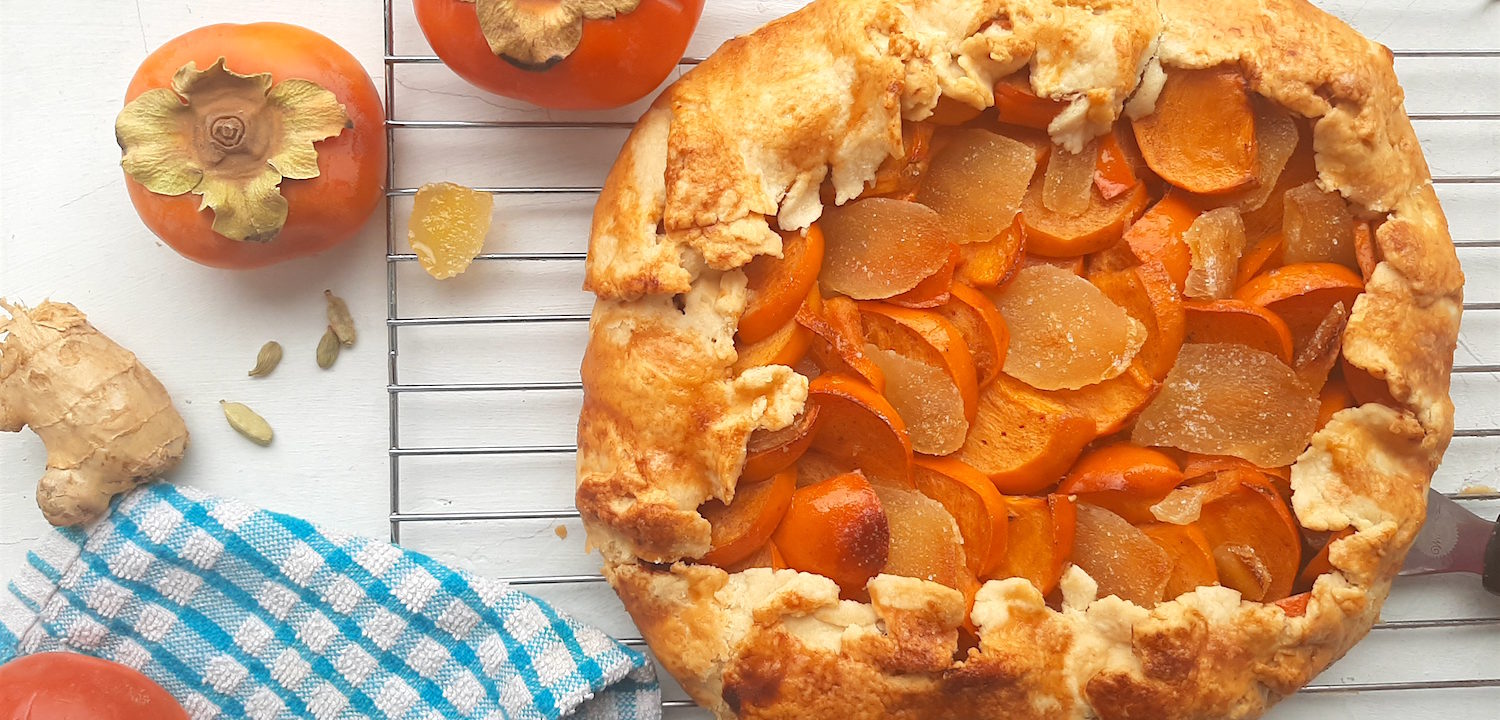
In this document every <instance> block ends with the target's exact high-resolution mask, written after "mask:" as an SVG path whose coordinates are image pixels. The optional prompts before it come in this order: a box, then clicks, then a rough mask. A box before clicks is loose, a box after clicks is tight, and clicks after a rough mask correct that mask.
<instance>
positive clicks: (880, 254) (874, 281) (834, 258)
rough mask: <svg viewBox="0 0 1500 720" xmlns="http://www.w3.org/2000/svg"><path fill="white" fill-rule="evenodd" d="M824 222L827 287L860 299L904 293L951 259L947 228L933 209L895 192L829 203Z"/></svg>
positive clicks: (824, 257)
mask: <svg viewBox="0 0 1500 720" xmlns="http://www.w3.org/2000/svg"><path fill="white" fill-rule="evenodd" d="M819 224H820V225H821V226H822V228H823V268H822V272H821V274H820V276H819V277H820V279H821V281H822V284H823V288H824V289H825V290H829V291H832V292H836V293H842V294H844V295H848V296H849V297H852V298H854V299H855V300H876V299H882V298H888V297H891V296H892V295H899V294H901V293H904V292H906V291H907V290H910V289H912V288H914V287H916V286H917V283H919V282H921V281H922V279H923V278H926V277H927V276H929V275H932V274H933V273H935V272H937V271H938V269H939V268H941V267H943V265H944V264H945V263H947V262H948V255H949V252H950V248H949V247H948V242H949V240H948V232H947V231H946V230H945V229H944V226H943V219H942V218H940V217H938V214H937V213H936V212H933V211H932V209H930V208H927V207H924V206H922V205H919V204H917V203H914V202H907V201H905V200H895V199H892V198H870V199H867V200H856V201H854V202H851V203H849V204H848V205H845V206H843V207H830V208H828V209H826V210H825V211H824V212H823V219H822V220H821V221H820V222H819Z"/></svg>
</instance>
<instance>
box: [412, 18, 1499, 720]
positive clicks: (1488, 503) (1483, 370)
mask: <svg viewBox="0 0 1500 720" xmlns="http://www.w3.org/2000/svg"><path fill="white" fill-rule="evenodd" d="M408 4H409V0H384V28H385V35H384V37H385V53H384V64H385V111H386V116H387V118H389V119H388V120H387V121H386V126H387V127H388V128H389V129H390V132H389V133H388V140H387V143H388V150H389V157H390V160H389V163H388V166H387V168H386V179H387V187H388V188H390V190H389V191H388V192H387V196H388V198H389V200H390V201H389V202H388V203H387V205H388V207H387V232H386V282H387V290H388V294H387V321H386V326H387V344H388V349H389V360H388V378H387V381H388V384H387V392H388V396H389V405H388V408H389V414H390V446H389V454H390V478H389V490H390V515H389V520H390V537H391V540H392V541H393V542H399V541H400V540H401V539H402V529H403V527H407V526H411V525H414V524H422V523H432V524H440V523H506V522H517V521H554V520H555V521H567V520H576V519H577V518H578V511H577V510H576V509H574V508H573V507H571V506H570V505H569V506H565V507H555V508H538V509H532V508H520V507H517V508H514V509H499V510H488V509H486V510H476V509H464V508H463V507H458V508H456V509H452V510H443V511H441V512H430V511H407V510H404V509H403V477H402V464H403V461H405V460H406V459H408V458H416V457H449V458H455V457H462V456H474V457H481V458H483V457H490V458H498V457H504V456H547V455H552V456H571V455H572V454H574V453H575V451H576V445H574V444H571V443H560V444H530V445H527V444H496V445H478V444H455V445H425V444H423V445H411V444H407V443H404V442H403V441H402V437H401V423H400V417H401V411H402V400H403V398H406V397H410V396H412V395H416V394H429V393H544V392H549V391H554V392H555V391H571V392H578V391H581V389H582V384H581V383H580V382H578V381H576V380H574V381H553V380H537V381H520V382H499V383H460V382H436V383H433V382H423V383H407V382H403V381H402V379H401V373H400V367H399V358H400V349H401V339H402V334H403V331H404V330H406V329H409V328H414V327H435V326H489V327H498V326H513V327H518V328H523V329H528V330H527V331H530V330H529V329H533V328H540V327H543V326H548V325H557V324H583V323H587V322H588V319H589V316H588V314H587V313H550V314H524V313H520V314H465V313H463V312H461V310H462V309H461V308H459V309H457V310H459V311H458V312H454V313H453V314H426V315H418V316H407V315H403V314H402V313H401V308H400V304H401V303H400V296H401V289H400V285H401V283H400V281H399V275H400V273H399V269H400V267H401V266H402V265H403V264H404V263H412V262H414V261H415V260H416V257H415V255H413V254H412V253H410V252H405V251H404V241H403V240H401V235H402V226H403V225H404V223H400V222H398V218H397V209H396V204H397V202H398V198H402V197H404V196H410V195H413V194H414V193H415V192H416V188H415V187H398V186H397V185H396V179H397V174H396V168H397V156H398V152H397V151H398V141H397V138H398V137H399V136H402V135H403V134H404V133H406V132H411V131H421V130H463V129H491V130H528V129H529V130H537V129H540V130H563V131H578V132H590V131H599V130H604V129H609V130H624V129H629V128H630V127H631V126H632V124H633V123H631V122H623V121H605V120H600V121H567V120H558V121H553V120H547V121H532V120H525V121H507V120H457V119H436V120H420V119H407V118H404V117H403V116H402V115H401V114H400V113H398V107H399V105H398V102H397V99H398V97H399V96H402V95H404V94H406V93H407V92H409V91H403V90H402V89H400V85H399V83H398V82H397V80H396V75H397V74H398V73H399V72H401V71H402V69H403V68H409V67H412V66H419V65H439V64H440V63H439V61H438V59H437V58H436V57H434V56H432V55H430V54H397V52H396V47H397V41H396V33H397V30H396V27H395V25H396V23H395V22H393V17H394V14H395V11H396V10H397V9H405V7H406V6H407V5H408ZM712 6H713V4H712V3H710V6H709V8H708V9H706V10H705V15H707V14H708V13H710V12H712ZM748 29H750V27H744V28H737V31H741V32H742V31H745V30H748ZM1394 53H1395V56H1396V57H1397V58H1398V59H1435V60H1456V61H1470V62H1472V61H1476V60H1486V61H1487V60H1490V59H1493V60H1494V61H1495V63H1496V65H1500V48H1487V49H1402V50H1395V51H1394ZM699 60H700V59H699V58H684V59H683V60H682V61H681V64H682V65H684V66H689V65H693V64H696V63H697V62H699ZM475 92H476V93H478V91H475ZM1488 110H1500V108H1489V109H1488ZM1411 119H1412V120H1413V121H1414V123H1416V124H1417V125H1418V129H1419V132H1420V130H1421V129H1422V126H1423V125H1424V124H1428V123H1470V122H1494V121H1500V112H1488V111H1487V112H1418V113H1412V114H1411ZM1480 137H1482V136H1480ZM1491 140H1492V141H1493V138H1491ZM441 179H443V178H438V177H434V178H430V180H433V181H436V180H441ZM1433 182H1434V183H1435V184H1437V185H1439V186H1440V187H1439V193H1440V194H1441V193H1442V192H1443V190H1444V187H1445V186H1465V187H1466V188H1467V189H1479V190H1480V191H1482V192H1483V193H1485V197H1486V198H1487V200H1486V201H1485V202H1487V203H1488V205H1487V206H1488V207H1489V208H1490V210H1489V212H1491V213H1500V210H1496V209H1495V208H1500V175H1494V174H1492V175H1467V174H1465V175H1437V176H1435V177H1434V178H1433ZM478 189H480V190H483V191H485V192H489V193H493V194H495V195H499V196H507V195H508V196H542V195H568V196H578V197H583V198H588V197H590V196H594V195H597V194H598V193H599V192H600V188H599V187H597V186H587V187H585V186H557V185H533V186H517V185H503V186H489V187H480V188H478ZM1491 227H1493V228H1494V229H1497V230H1500V221H1497V222H1495V223H1493V225H1492V226H1491ZM1455 244H1456V245H1457V246H1458V248H1459V251H1460V254H1461V257H1462V256H1463V254H1464V253H1465V251H1471V250H1483V249H1497V248H1500V233H1492V234H1490V235H1489V236H1486V237H1479V238H1467V239H1459V240H1456V241H1455ZM584 258H585V254H584V253H582V252H486V253H483V254H480V255H479V256H478V257H477V259H476V263H512V264H518V265H528V266H530V264H538V263H557V262H569V261H571V262H574V263H579V262H581V261H583V260H584ZM1466 269H1467V268H1466ZM1487 269H1489V270H1491V271H1492V272H1491V275H1492V276H1489V277H1478V276H1476V275H1475V274H1474V272H1473V270H1471V269H1470V273H1471V274H1470V278H1469V284H1470V287H1471V288H1472V287H1474V286H1475V285H1476V284H1478V285H1489V286H1492V287H1500V265H1497V266H1495V267H1490V268H1487ZM424 280H425V278H424ZM575 289H576V287H569V288H561V287H560V288H559V291H560V292H561V291H573V290H575ZM1464 311H1465V313H1466V318H1472V317H1474V316H1475V315H1478V314H1481V313H1496V316H1494V317H1497V318H1500V302H1466V303H1465V304H1464ZM1466 322H1467V320H1466ZM1482 324H1485V325H1488V324H1489V323H1482ZM1493 326H1494V327H1496V328H1497V332H1500V322H1496V323H1495V324H1494V325H1493ZM1472 339H1473V338H1471V340H1472ZM1483 341H1484V342H1485V343H1500V337H1485V338H1483ZM1496 358H1500V355H1497V356H1496ZM1496 358H1487V360H1488V361H1487V362H1479V363H1458V364H1456V365H1455V367H1454V368H1453V372H1454V373H1455V375H1456V376H1463V375H1469V376H1486V377H1487V378H1488V379H1489V380H1491V381H1495V382H1500V359H1496ZM1455 379H1456V380H1457V379H1458V377H1456V378H1455ZM1474 392H1480V391H1474ZM1484 392H1494V390H1489V391H1484ZM1465 399H1468V398H1466V397H1465V396H1461V395H1460V394H1459V393H1458V392H1457V391H1455V401H1456V402H1457V403H1458V404H1459V406H1460V415H1462V411H1463V407H1464V401H1465ZM567 420H568V422H569V426H570V428H571V421H572V420H573V418H568V419H567ZM1460 425H1461V426H1460V428H1459V429H1458V430H1457V431H1456V432H1455V433H1454V435H1455V437H1456V438H1460V439H1463V438H1479V439H1484V440H1483V442H1486V443H1490V444H1491V446H1490V449H1492V450H1493V449H1500V422H1491V423H1485V424H1484V425H1483V426H1480V427H1463V426H1462V423H1460ZM1497 454H1500V453H1497ZM1491 469H1493V466H1491ZM1440 476H1441V471H1440ZM559 481H560V482H561V481H563V480H561V479H559ZM1435 484H1436V483H1435ZM1491 484H1495V483H1493V482H1492V483H1491ZM568 487H569V489H571V484H570V485H569V486H568ZM1452 489H1453V490H1457V489H1458V488H1456V487H1455V488H1452ZM1448 494H1449V496H1450V497H1455V498H1457V499H1459V500H1462V501H1464V502H1465V503H1468V504H1470V505H1471V507H1474V508H1475V509H1476V511H1477V512H1480V513H1481V514H1487V515H1488V516H1493V515H1494V514H1495V511H1496V508H1497V507H1500V505H1497V504H1496V502H1495V501H1497V500H1500V492H1481V493H1474V492H1466V493H1459V492H1449V493H1448ZM501 579H503V580H506V581H507V582H509V583H511V584H512V585H517V586H528V587H529V588H533V589H542V588H557V587H562V586H567V585H579V584H599V583H602V582H603V577H602V575H600V574H598V573H592V574H587V573H580V574H557V575H526V576H512V577H504V578H501ZM1402 582H1405V581H1398V585H1397V587H1398V590H1399V589H1400V587H1401V583H1402ZM1475 584H1476V585H1477V582H1476V583H1475ZM1445 589H1446V588H1439V590H1445ZM1460 604H1462V603H1460ZM1450 605H1451V603H1450ZM563 609H565V610H568V609H571V608H569V607H567V606H566V605H563ZM1487 610H1488V611H1487V612H1486V611H1484V610H1481V611H1480V612H1479V613H1478V614H1479V616H1474V617H1462V616H1456V617H1438V618H1413V619H1396V620H1389V621H1386V622H1382V623H1380V624H1378V625H1376V626H1375V630H1374V632H1373V633H1372V636H1371V639H1370V640H1367V641H1366V642H1370V641H1371V640H1374V639H1375V638H1378V637H1381V636H1385V635H1387V634H1391V635H1399V636H1400V637H1401V638H1403V639H1404V638H1405V637H1406V636H1408V635H1414V634H1416V633H1418V632H1419V631H1423V630H1429V631H1430V630H1457V631H1459V632H1473V633H1487V634H1488V637H1489V638H1491V639H1494V640H1497V641H1500V604H1497V605H1494V606H1488V607H1487ZM1389 611H1390V608H1389V607H1388V608H1387V613H1388V614H1389ZM1460 612H1462V611H1460ZM632 630H633V628H632ZM623 640H624V642H625V643H626V644H628V645H632V646H635V647H638V648H641V649H642V650H647V649H646V647H645V643H644V641H643V640H642V639H641V638H640V637H639V635H638V633H632V634H631V636H629V637H624V638H623ZM1398 642H1399V641H1398ZM647 651H648V652H649V650H647ZM1336 670H1338V666H1335V668H1333V669H1331V670H1330V671H1329V672H1328V673H1325V674H1324V676H1322V677H1320V678H1319V679H1318V680H1317V681H1316V682H1314V683H1313V684H1310V685H1308V686H1307V687H1305V688H1303V689H1302V690H1301V691H1300V693H1299V697H1301V696H1316V695H1347V694H1363V693H1377V692H1379V693H1397V691H1442V692H1463V691H1466V690H1473V689H1480V688H1489V689H1493V688H1500V674H1497V673H1500V668H1497V667H1496V666H1494V665H1491V666H1489V667H1485V668H1483V669H1482V671H1481V672H1482V674H1484V675H1487V676H1486V677H1471V678H1464V679H1431V680H1427V679H1418V680H1400V681H1356V682H1347V681H1342V682H1341V680H1342V678H1338V677H1334V678H1329V675H1334V674H1336V673H1335V671H1336ZM661 675H662V678H663V683H664V697H666V698H667V699H665V700H664V702H663V706H664V708H665V711H666V713H667V715H668V716H670V717H688V716H690V715H691V716H696V715H694V711H693V710H691V708H693V703H692V702H691V701H690V700H687V699H685V698H686V696H685V695H684V694H683V693H682V691H681V690H680V689H678V688H676V686H675V684H674V683H673V682H672V680H671V679H670V676H668V675H667V674H666V673H664V672H663V673H661ZM1382 697H1385V696H1382ZM1487 697H1488V696H1487ZM1298 703H1299V701H1298V700H1297V699H1296V698H1294V699H1291V700H1288V701H1287V702H1286V703H1284V704H1283V705H1284V706H1288V707H1290V706H1293V705H1296V704H1298ZM1281 712H1283V711H1281V710H1278V711H1277V712H1274V713H1273V714H1272V715H1273V717H1282V715H1281ZM1392 712H1394V711H1392ZM1310 716H1311V715H1309V717H1310ZM1393 717H1394V716H1393Z"/></svg>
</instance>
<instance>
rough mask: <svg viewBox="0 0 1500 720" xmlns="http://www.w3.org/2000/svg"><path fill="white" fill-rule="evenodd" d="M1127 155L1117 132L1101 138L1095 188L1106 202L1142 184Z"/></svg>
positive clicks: (1108, 133) (1096, 165) (1096, 162)
mask: <svg viewBox="0 0 1500 720" xmlns="http://www.w3.org/2000/svg"><path fill="white" fill-rule="evenodd" d="M1125 153H1126V150H1125V149H1124V148H1123V147H1121V142H1120V136H1119V135H1118V134H1117V133H1116V132H1115V131H1111V132H1107V133H1105V134H1103V135H1101V136H1099V150H1098V159H1097V160H1096V161H1095V165H1094V187H1095V188H1097V189H1098V191H1099V195H1100V196H1102V197H1103V198H1104V199H1105V200H1113V199H1115V198H1116V197H1119V196H1120V195H1123V194H1124V193H1126V192H1128V191H1129V190H1130V189H1131V188H1133V187H1135V186H1136V185H1137V184H1138V183H1140V178H1137V177H1136V176H1135V168H1134V167H1133V166H1132V165H1131V162H1130V158H1129V157H1127V156H1126V154H1125Z"/></svg>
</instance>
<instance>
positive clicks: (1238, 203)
mask: <svg viewBox="0 0 1500 720" xmlns="http://www.w3.org/2000/svg"><path fill="white" fill-rule="evenodd" d="M1297 140H1298V136H1297V123H1296V122H1295V121H1293V120H1292V116H1291V115H1289V114H1288V113H1287V112H1286V111H1285V110H1282V109H1281V108H1279V107H1275V106H1274V105H1272V104H1271V103H1269V102H1259V103H1256V108H1255V147H1256V156H1255V157H1256V162H1255V180H1256V184H1255V186H1254V187H1251V188H1250V189H1248V190H1243V191H1240V192H1239V193H1236V194H1235V196H1234V198H1235V203H1234V205H1235V207H1237V208H1239V210H1240V211H1241V212H1250V211H1252V210H1259V209H1260V208H1261V207H1263V206H1264V205H1265V204H1266V201H1267V200H1269V199H1270V198H1271V193H1273V192H1275V190H1276V181H1277V179H1279V178H1280V177H1281V172H1282V171H1283V170H1285V169H1286V164H1287V161H1288V160H1291V159H1292V153H1293V152H1295V151H1296V150H1297Z"/></svg>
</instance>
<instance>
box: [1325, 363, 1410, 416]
mask: <svg viewBox="0 0 1500 720" xmlns="http://www.w3.org/2000/svg"><path fill="white" fill-rule="evenodd" d="M1339 371H1340V373H1342V375H1343V377H1344V384H1345V386H1347V387H1348V388H1349V394H1350V395H1352V396H1354V401H1355V403H1357V404H1359V405H1364V404H1365V403H1380V404H1381V405H1384V406H1386V407H1393V408H1399V407H1401V403H1399V402H1397V401H1396V398H1395V397H1394V396H1393V395H1391V386H1390V385H1388V384H1386V382H1385V380H1382V379H1380V378H1377V377H1375V376H1374V375H1371V374H1370V371H1368V370H1366V369H1364V368H1362V367H1359V366H1357V365H1355V364H1354V363H1351V362H1349V358H1346V357H1344V356H1342V355H1340V356H1339Z"/></svg>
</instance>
